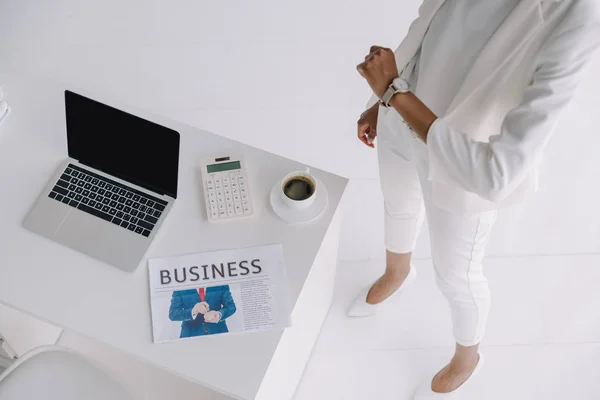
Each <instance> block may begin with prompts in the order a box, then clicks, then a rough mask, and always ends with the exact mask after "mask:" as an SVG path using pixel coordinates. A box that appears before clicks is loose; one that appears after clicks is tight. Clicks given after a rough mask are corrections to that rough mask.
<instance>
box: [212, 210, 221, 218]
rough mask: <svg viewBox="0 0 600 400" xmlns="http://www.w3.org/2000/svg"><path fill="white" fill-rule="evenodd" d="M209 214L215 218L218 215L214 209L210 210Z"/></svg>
mask: <svg viewBox="0 0 600 400" xmlns="http://www.w3.org/2000/svg"><path fill="white" fill-rule="evenodd" d="M210 216H211V217H213V218H217V217H218V216H219V213H218V212H216V211H211V212H210Z"/></svg>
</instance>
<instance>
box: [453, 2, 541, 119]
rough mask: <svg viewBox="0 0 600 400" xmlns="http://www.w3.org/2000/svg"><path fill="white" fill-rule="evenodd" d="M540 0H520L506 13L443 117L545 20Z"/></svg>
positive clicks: (487, 78)
mask: <svg viewBox="0 0 600 400" xmlns="http://www.w3.org/2000/svg"><path fill="white" fill-rule="evenodd" d="M541 1H542V0H521V1H520V2H519V4H518V5H517V6H516V7H515V9H514V10H513V11H512V12H511V13H510V14H509V15H508V17H507V18H506V20H505V21H504V22H503V23H502V25H501V26H500V27H499V28H498V30H497V31H496V32H495V33H494V34H493V35H492V37H491V38H490V40H489V41H488V42H487V44H486V45H485V47H484V48H483V49H482V50H481V52H480V53H479V55H478V56H477V58H476V59H475V62H474V63H473V65H472V67H471V69H470V70H469V73H468V74H467V76H466V78H465V80H464V82H463V84H462V85H461V88H460V89H459V91H458V93H457V94H456V96H455V97H454V99H453V101H452V103H451V104H450V106H449V108H448V110H447V112H446V116H445V118H446V119H449V118H450V117H451V116H452V114H453V113H454V112H455V111H456V110H457V109H459V108H460V106H461V104H463V103H464V102H465V101H466V100H467V99H468V98H469V97H470V96H472V95H473V94H474V93H475V92H477V91H478V90H479V89H480V88H482V87H483V86H484V84H485V83H487V82H488V80H490V79H493V78H494V75H495V73H496V72H497V71H498V70H499V69H500V68H502V67H503V66H504V64H505V63H506V62H508V61H509V60H510V59H511V58H512V57H513V56H514V55H515V54H516V53H517V52H518V51H519V50H520V49H521V46H523V45H524V44H526V43H527V42H528V41H529V39H531V38H532V37H533V35H534V34H535V33H536V32H537V31H538V29H539V28H540V27H541V26H542V23H543V22H544V17H543V15H542V11H541V7H540V2H541Z"/></svg>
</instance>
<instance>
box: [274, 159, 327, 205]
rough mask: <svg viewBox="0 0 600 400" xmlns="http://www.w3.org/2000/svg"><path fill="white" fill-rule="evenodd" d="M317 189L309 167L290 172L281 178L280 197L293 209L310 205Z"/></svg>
mask: <svg viewBox="0 0 600 400" xmlns="http://www.w3.org/2000/svg"><path fill="white" fill-rule="evenodd" d="M317 190H318V187H317V180H316V179H315V177H314V176H312V175H311V174H310V169H309V168H306V169H305V170H304V171H294V172H290V173H289V174H287V175H286V176H285V177H284V178H283V179H282V180H281V191H280V195H281V198H282V199H283V202H284V203H285V204H286V205H287V206H288V207H289V208H292V209H295V210H303V209H305V208H308V207H310V206H311V205H312V203H313V202H314V201H315V197H316V195H317Z"/></svg>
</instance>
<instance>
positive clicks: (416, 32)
mask: <svg viewBox="0 0 600 400" xmlns="http://www.w3.org/2000/svg"><path fill="white" fill-rule="evenodd" d="M445 1H446V0H424V2H423V4H422V5H421V8H420V9H419V17H418V18H417V19H416V20H415V21H414V22H413V24H412V25H411V26H410V28H409V31H408V33H407V35H406V37H405V38H404V40H403V41H402V43H400V45H399V46H398V48H396V51H395V52H394V54H395V57H396V66H397V67H398V71H402V70H403V69H404V68H405V67H406V65H407V64H408V63H409V61H410V60H411V59H412V58H413V56H414V55H415V54H416V53H417V50H418V49H419V47H421V43H422V42H423V38H424V37H425V33H427V29H428V28H429V25H431V21H432V20H433V17H434V16H435V14H436V12H437V11H438V10H439V8H440V7H441V6H442V4H444V2H445Z"/></svg>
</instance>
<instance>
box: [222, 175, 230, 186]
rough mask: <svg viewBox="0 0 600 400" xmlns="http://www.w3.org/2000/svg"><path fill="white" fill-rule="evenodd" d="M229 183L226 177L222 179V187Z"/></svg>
mask: <svg viewBox="0 0 600 400" xmlns="http://www.w3.org/2000/svg"><path fill="white" fill-rule="evenodd" d="M228 183H229V177H228V176H226V177H225V178H223V185H226V184H228Z"/></svg>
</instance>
